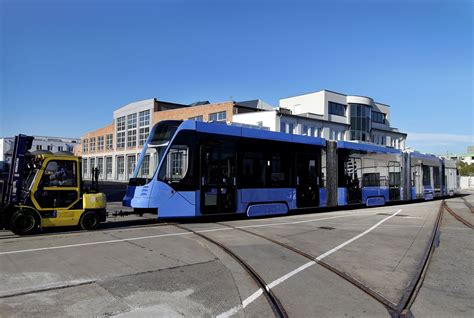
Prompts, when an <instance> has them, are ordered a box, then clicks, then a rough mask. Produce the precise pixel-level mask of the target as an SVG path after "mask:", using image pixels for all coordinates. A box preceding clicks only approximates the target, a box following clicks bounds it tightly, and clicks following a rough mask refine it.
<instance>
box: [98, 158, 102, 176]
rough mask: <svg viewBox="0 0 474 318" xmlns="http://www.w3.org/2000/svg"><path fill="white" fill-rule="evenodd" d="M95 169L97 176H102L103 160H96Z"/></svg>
mask: <svg viewBox="0 0 474 318" xmlns="http://www.w3.org/2000/svg"><path fill="white" fill-rule="evenodd" d="M97 168H99V175H100V176H102V174H103V172H104V158H102V157H101V158H97Z"/></svg>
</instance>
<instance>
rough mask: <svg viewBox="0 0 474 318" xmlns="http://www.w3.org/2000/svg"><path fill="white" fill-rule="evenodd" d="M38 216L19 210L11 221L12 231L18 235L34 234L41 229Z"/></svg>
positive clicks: (28, 211)
mask: <svg viewBox="0 0 474 318" xmlns="http://www.w3.org/2000/svg"><path fill="white" fill-rule="evenodd" d="M39 223H40V222H39V220H38V218H37V216H36V215H35V214H34V213H33V212H32V211H30V210H18V211H16V212H15V213H13V215H12V218H11V220H10V230H11V231H12V232H13V233H15V234H17V235H28V234H33V233H34V232H35V231H36V230H37V229H38V227H39Z"/></svg>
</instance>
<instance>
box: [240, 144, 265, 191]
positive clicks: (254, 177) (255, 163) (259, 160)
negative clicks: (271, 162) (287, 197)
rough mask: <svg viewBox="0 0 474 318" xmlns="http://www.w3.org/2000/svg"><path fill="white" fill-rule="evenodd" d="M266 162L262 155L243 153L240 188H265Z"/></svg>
mask: <svg viewBox="0 0 474 318" xmlns="http://www.w3.org/2000/svg"><path fill="white" fill-rule="evenodd" d="M266 165H267V161H266V160H265V158H264V157H263V154H262V153H253V152H244V153H243V159H242V186H243V187H244V188H263V187H265V179H266V173H265V172H266Z"/></svg>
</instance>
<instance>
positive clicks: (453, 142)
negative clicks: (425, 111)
mask: <svg viewBox="0 0 474 318" xmlns="http://www.w3.org/2000/svg"><path fill="white" fill-rule="evenodd" d="M407 134H408V136H407V146H409V147H412V148H413V149H416V150H420V151H424V152H431V153H438V154H441V153H446V152H450V153H462V152H466V148H467V146H470V145H473V144H474V136H473V135H457V134H439V133H410V132H409V133H407Z"/></svg>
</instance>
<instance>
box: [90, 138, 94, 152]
mask: <svg viewBox="0 0 474 318" xmlns="http://www.w3.org/2000/svg"><path fill="white" fill-rule="evenodd" d="M89 149H90V151H91V152H95V137H93V138H91V139H89Z"/></svg>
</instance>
